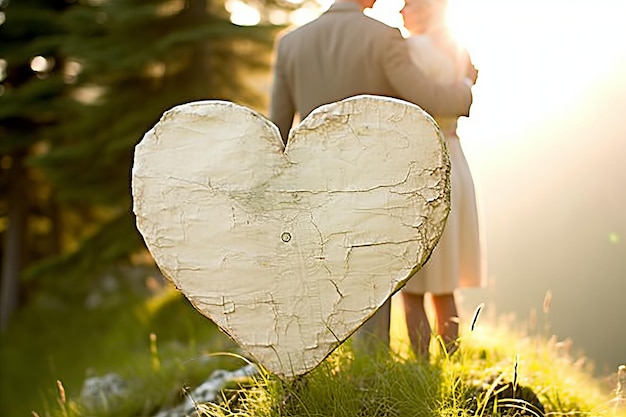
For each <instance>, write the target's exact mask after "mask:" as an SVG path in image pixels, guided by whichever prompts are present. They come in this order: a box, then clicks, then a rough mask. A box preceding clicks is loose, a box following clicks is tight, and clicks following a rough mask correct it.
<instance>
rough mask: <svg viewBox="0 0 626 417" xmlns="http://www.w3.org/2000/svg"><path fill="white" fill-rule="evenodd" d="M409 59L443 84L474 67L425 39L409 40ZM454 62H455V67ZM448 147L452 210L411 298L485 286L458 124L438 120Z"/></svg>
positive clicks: (414, 283)
mask: <svg viewBox="0 0 626 417" xmlns="http://www.w3.org/2000/svg"><path fill="white" fill-rule="evenodd" d="M408 42H409V45H410V50H411V57H412V58H413V60H414V61H415V63H416V64H417V65H418V66H419V67H420V68H422V70H423V71H424V72H425V73H426V75H428V76H429V77H431V78H432V79H435V80H436V81H437V82H438V83H440V84H449V83H452V82H455V81H458V80H462V79H463V77H464V76H465V74H466V73H467V66H468V65H471V63H470V61H469V59H468V56H467V54H466V52H465V51H464V50H459V54H458V57H457V59H456V60H455V59H454V58H453V57H452V56H451V55H450V54H448V53H446V52H444V51H443V50H441V49H439V48H438V47H437V46H436V45H435V44H434V43H433V42H432V41H431V38H429V37H428V36H427V35H420V36H411V37H410V38H409V39H408ZM455 61H456V62H455ZM435 120H436V121H437V123H438V124H439V127H440V128H441V130H442V132H443V134H444V136H445V138H446V142H447V145H448V150H449V153H450V163H451V166H452V175H451V186H452V189H451V209H450V214H449V216H448V221H447V223H446V226H445V230H444V233H443V235H442V237H441V239H440V240H439V243H438V244H437V246H436V247H435V249H434V251H433V253H432V255H431V257H430V259H429V260H428V262H427V263H426V264H425V265H424V266H423V267H422V269H420V270H419V271H418V272H417V274H415V275H414V276H413V277H412V278H411V279H410V280H409V281H408V282H407V284H406V286H405V287H404V288H403V291H405V292H409V293H413V294H424V293H427V292H430V293H432V294H449V293H452V292H453V291H454V290H455V289H457V288H466V287H479V286H481V285H483V270H484V267H483V253H482V246H481V239H480V233H479V223H478V211H477V206H476V194H475V190H474V182H473V179H472V174H471V172H470V169H469V166H468V164H467V160H466V159H465V155H464V154H463V149H462V148H461V142H460V140H459V138H458V136H457V134H456V126H457V119H456V118H435Z"/></svg>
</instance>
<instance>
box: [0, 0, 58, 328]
mask: <svg viewBox="0 0 626 417" xmlns="http://www.w3.org/2000/svg"><path fill="white" fill-rule="evenodd" d="M7 6H8V1H6V0H5V1H0V19H1V20H0V45H1V48H0V83H1V84H0V101H1V103H2V105H1V106H0V155H1V157H0V190H1V191H2V193H1V194H0V195H1V196H2V197H0V225H2V226H0V227H1V228H0V231H1V232H2V234H3V239H2V246H1V247H2V300H1V302H0V328H2V329H4V328H5V326H6V324H7V322H8V318H9V316H10V315H11V313H12V312H13V310H15V308H16V307H17V305H18V302H19V298H20V291H19V289H20V282H19V280H20V276H21V270H22V267H23V265H26V264H29V263H31V262H35V261H37V260H39V259H42V258H44V257H46V256H49V255H51V254H54V253H58V251H59V250H60V247H59V233H58V228H57V227H56V226H57V225H58V222H57V221H56V219H57V214H58V205H57V202H56V201H55V199H54V198H52V197H51V189H50V185H49V184H48V183H47V181H46V180H45V178H43V177H42V175H41V173H40V172H38V171H37V170H36V169H33V167H32V166H30V165H29V161H30V158H31V157H32V156H33V155H36V154H37V153H40V152H42V151H44V150H45V147H46V142H47V132H48V129H50V128H52V127H54V126H55V125H56V124H57V123H59V121H60V119H61V115H62V113H63V108H64V106H65V105H66V104H67V103H68V102H67V101H66V87H67V86H66V84H65V83H64V82H63V77H62V72H61V69H62V67H63V56H62V55H61V53H60V51H59V41H58V40H59V36H60V35H62V33H63V30H64V29H63V28H62V26H61V25H60V18H59V17H60V15H61V13H62V12H63V10H65V9H66V8H67V7H68V4H67V3H66V2H65V1H64V0H21V1H19V2H15V4H13V5H12V6H11V12H8V11H7V9H8V7H7Z"/></svg>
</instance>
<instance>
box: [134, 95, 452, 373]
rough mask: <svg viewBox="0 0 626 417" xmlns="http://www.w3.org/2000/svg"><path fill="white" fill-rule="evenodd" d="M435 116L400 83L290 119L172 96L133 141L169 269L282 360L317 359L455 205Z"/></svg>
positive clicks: (235, 334)
mask: <svg viewBox="0 0 626 417" xmlns="http://www.w3.org/2000/svg"><path fill="white" fill-rule="evenodd" d="M449 187H450V164H449V160H448V154H447V152H446V149H445V142H444V140H443V137H442V136H441V133H440V131H439V129H438V127H437V125H436V123H435V122H434V121H433V119H432V118H431V117H430V116H429V115H428V114H427V113H425V112H424V111H422V110H421V109H420V108H419V107H417V106H415V105H412V104H409V103H406V102H403V101H400V100H395V99H390V98H383V97H376V96H357V97H353V98H350V99H347V100H344V101H341V102H338V103H332V104H329V105H325V106H322V107H320V108H318V109H316V110H315V111H314V112H313V113H311V114H310V115H309V116H308V117H307V118H306V119H305V120H303V121H302V122H301V123H300V125H299V126H297V127H296V128H295V129H293V130H292V131H291V134H290V138H289V141H288V145H287V147H286V148H284V147H283V143H282V141H281V139H280V135H279V133H278V129H277V128H276V126H275V125H273V124H272V123H271V122H269V121H268V120H267V119H265V118H264V117H263V116H261V115H260V114H258V113H256V112H254V111H252V110H250V109H248V108H245V107H242V106H238V105H236V104H233V103H230V102H223V101H200V102H193V103H188V104H184V105H180V106H177V107H174V108H173V109H171V110H169V111H167V112H166V113H165V114H164V115H163V117H162V118H161V120H160V121H159V122H158V123H157V124H156V125H155V126H154V128H153V129H151V130H150V131H149V132H147V133H146V134H145V135H144V137H143V139H142V141H141V142H140V143H139V144H138V145H137V147H136V149H135V160H134V166H133V178H132V189H133V198H134V212H135V214H136V216H137V227H138V229H139V230H140V232H141V233H142V235H143V237H144V239H145V242H146V245H147V247H148V249H149V250H150V252H151V254H152V256H153V257H154V259H155V261H156V263H157V265H158V266H159V268H160V269H161V271H162V272H163V274H164V275H165V276H166V277H167V278H168V279H170V280H171V281H173V282H174V284H175V285H176V286H177V288H178V289H179V290H180V291H182V292H183V293H184V294H185V295H186V297H187V298H188V299H189V300H190V301H191V303H192V304H193V305H194V306H195V307H196V308H197V309H198V310H199V311H200V312H202V314H204V315H205V316H206V317H208V318H210V319H211V320H213V321H214V322H215V323H216V324H217V325H218V326H219V327H220V328H221V329H222V330H223V331H224V332H225V333H227V334H228V335H229V336H230V337H231V338H233V339H234V340H235V341H236V342H238V343H239V345H240V346H241V347H242V348H243V349H244V350H245V351H246V352H248V353H249V354H250V355H251V356H252V357H254V358H255V359H256V360H257V361H259V362H260V363H261V364H262V365H263V366H264V367H265V368H266V369H268V370H269V371H271V372H273V373H275V374H277V375H279V376H284V377H292V376H294V375H301V374H304V373H306V372H308V371H310V370H311V369H313V368H314V367H315V366H317V365H318V364H319V363H320V362H321V361H322V360H323V359H324V358H325V357H326V356H328V354H330V353H331V352H332V351H333V350H334V349H335V348H336V347H337V346H338V345H339V344H340V343H341V342H343V341H344V340H345V339H346V338H348V337H349V336H350V335H351V334H352V333H353V332H354V331H355V330H356V329H357V328H358V327H359V326H360V325H361V324H363V323H364V322H365V321H366V320H367V319H368V318H369V317H370V316H371V315H373V314H374V313H375V312H376V310H377V309H378V308H379V307H380V306H381V305H382V304H383V303H384V302H385V300H387V298H388V297H390V296H391V295H392V294H393V293H394V292H396V291H397V290H398V289H400V288H401V287H402V285H404V283H405V282H406V280H407V279H408V277H409V276H410V275H411V274H412V273H414V272H415V271H416V270H417V269H419V268H420V267H421V265H422V264H423V263H424V262H425V261H426V259H427V258H428V256H429V255H430V253H431V251H432V249H433V248H434V246H435V245H436V243H437V241H438V240H439V236H440V234H441V232H442V230H443V227H444V225H445V221H446V218H447V215H448V211H449Z"/></svg>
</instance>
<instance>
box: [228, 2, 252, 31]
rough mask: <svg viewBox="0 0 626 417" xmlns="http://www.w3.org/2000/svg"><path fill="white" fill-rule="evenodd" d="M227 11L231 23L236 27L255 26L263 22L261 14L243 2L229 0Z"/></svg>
mask: <svg viewBox="0 0 626 417" xmlns="http://www.w3.org/2000/svg"><path fill="white" fill-rule="evenodd" d="M226 10H227V11H228V12H230V21H231V22H233V23H234V24H236V25H241V26H254V25H258V24H259V23H260V22H261V13H260V12H259V11H258V10H257V9H256V8H254V7H252V6H250V5H248V4H246V3H244V2H242V1H239V0H227V1H226Z"/></svg>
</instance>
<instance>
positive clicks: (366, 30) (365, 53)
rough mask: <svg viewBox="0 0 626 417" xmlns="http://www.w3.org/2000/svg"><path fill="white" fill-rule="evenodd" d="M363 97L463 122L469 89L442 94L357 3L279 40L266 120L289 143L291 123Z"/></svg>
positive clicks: (396, 36)
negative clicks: (397, 102) (460, 118)
mask: <svg viewBox="0 0 626 417" xmlns="http://www.w3.org/2000/svg"><path fill="white" fill-rule="evenodd" d="M359 94H374V95H381V96H389V97H396V98H400V99H404V100H406V101H410V102H412V103H415V104H417V105H419V106H420V107H422V108H423V109H424V110H426V111H427V112H428V113H430V114H431V115H433V116H464V115H468V114H469V108H470V105H471V102H472V95H471V88H470V86H469V84H467V83H464V82H459V83H455V84H451V85H448V86H438V85H437V84H435V83H434V82H433V81H431V80H429V79H427V78H426V76H425V75H424V74H423V73H422V72H421V70H420V69H419V68H418V67H417V66H416V65H415V64H414V63H413V62H412V61H411V58H410V55H409V51H408V49H407V42H406V40H405V39H404V38H402V36H401V34H400V31H399V30H398V29H396V28H392V27H389V26H387V25H385V24H383V23H381V22H379V21H377V20H375V19H372V18H370V17H367V16H365V15H364V14H363V12H362V10H361V8H360V7H359V6H358V5H357V4H356V3H352V2H340V3H335V4H333V5H332V6H331V7H330V9H329V10H328V11H326V12H325V13H323V14H322V15H321V16H320V17H319V18H317V19H316V20H314V21H312V22H310V23H308V24H306V25H304V26H302V27H300V28H298V29H295V30H293V31H291V32H289V33H287V34H286V35H284V36H283V37H282V38H280V39H279V41H278V44H277V47H276V63H275V68H274V80H273V84H272V93H271V98H270V114H269V118H270V119H271V120H272V121H273V122H274V123H275V124H276V125H277V126H278V128H279V129H280V132H281V135H282V137H283V141H285V142H286V141H287V136H288V133H289V129H290V128H291V126H292V123H293V120H294V117H295V115H296V114H299V115H300V117H301V118H304V117H306V116H307V115H308V114H309V113H310V112H311V111H312V110H314V109H315V108H317V107H319V106H321V105H322V104H328V103H331V102H334V101H339V100H343V99H345V98H348V97H352V96H355V95H359Z"/></svg>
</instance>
